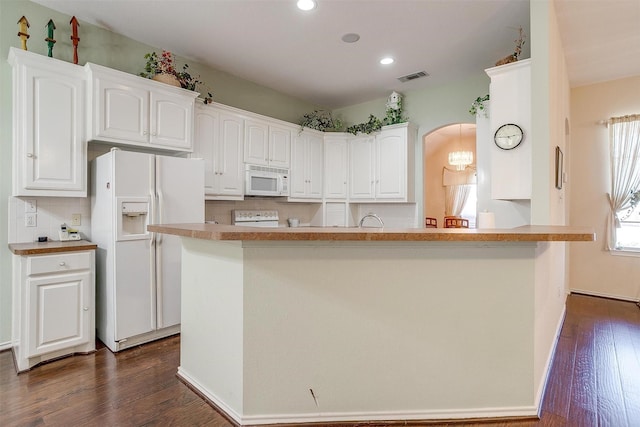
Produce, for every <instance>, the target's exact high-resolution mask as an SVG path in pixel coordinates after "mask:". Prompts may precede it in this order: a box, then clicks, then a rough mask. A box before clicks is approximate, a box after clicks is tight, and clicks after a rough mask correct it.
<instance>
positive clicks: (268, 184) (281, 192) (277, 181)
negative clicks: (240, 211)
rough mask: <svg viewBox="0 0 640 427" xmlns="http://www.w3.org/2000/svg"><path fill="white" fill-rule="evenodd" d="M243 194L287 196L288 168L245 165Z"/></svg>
mask: <svg viewBox="0 0 640 427" xmlns="http://www.w3.org/2000/svg"><path fill="white" fill-rule="evenodd" d="M244 194H245V195H246V196H288V195H289V170H288V169H281V168H270V167H268V166H258V165H246V167H245V179H244Z"/></svg>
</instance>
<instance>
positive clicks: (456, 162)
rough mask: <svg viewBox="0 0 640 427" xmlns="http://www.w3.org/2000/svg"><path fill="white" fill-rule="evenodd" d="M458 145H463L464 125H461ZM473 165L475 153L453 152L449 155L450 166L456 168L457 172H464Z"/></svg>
mask: <svg viewBox="0 0 640 427" xmlns="http://www.w3.org/2000/svg"><path fill="white" fill-rule="evenodd" d="M458 144H459V146H460V145H462V123H460V131H459V134H458ZM471 163H473V151H452V152H451V153H449V164H450V165H451V166H455V167H456V170H459V171H461V170H464V168H466V167H467V166H469V165H470V164H471Z"/></svg>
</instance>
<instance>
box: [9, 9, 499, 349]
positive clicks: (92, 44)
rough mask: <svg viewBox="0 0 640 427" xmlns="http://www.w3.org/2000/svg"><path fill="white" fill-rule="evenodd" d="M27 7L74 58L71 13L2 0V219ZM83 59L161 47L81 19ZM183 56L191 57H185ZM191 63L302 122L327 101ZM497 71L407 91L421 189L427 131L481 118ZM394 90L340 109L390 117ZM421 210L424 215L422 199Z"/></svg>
mask: <svg viewBox="0 0 640 427" xmlns="http://www.w3.org/2000/svg"><path fill="white" fill-rule="evenodd" d="M22 15H25V16H26V17H27V19H28V20H29V22H30V24H31V28H30V34H31V38H30V39H29V42H28V48H29V50H30V51H32V52H36V53H40V54H46V45H45V42H44V38H45V37H46V33H45V24H46V23H47V21H48V20H49V19H53V20H54V22H55V23H56V25H57V27H58V28H57V29H56V33H55V38H56V40H58V42H57V43H56V46H55V48H54V57H56V58H58V59H62V60H66V61H71V60H72V47H71V41H70V39H69V36H70V28H69V25H68V23H69V20H70V18H71V17H70V16H68V15H64V14H60V13H58V12H55V11H52V10H50V9H47V8H45V7H42V6H40V5H37V4H35V3H32V2H30V1H28V0H0V224H7V223H8V205H7V201H8V198H9V197H10V195H11V153H12V151H11V150H12V137H11V120H12V118H11V68H10V67H9V65H8V63H7V61H6V58H7V55H8V51H9V47H10V46H15V47H19V45H20V42H19V39H18V37H17V36H16V33H17V31H18V26H17V24H16V23H17V21H18V19H19V18H20V17H21V16H22ZM80 38H81V40H80V48H79V60H80V63H81V64H84V63H85V62H93V63H96V64H100V65H104V66H108V67H111V68H114V69H118V70H121V71H125V72H129V73H132V74H138V73H139V72H140V71H142V68H143V67H144V64H145V60H144V54H145V53H147V52H150V51H152V50H155V51H160V50H161V47H152V46H149V45H146V44H143V43H139V42H137V41H135V40H131V39H129V38H127V37H123V36H121V35H118V34H115V33H112V32H109V31H107V30H105V29H102V28H99V27H96V26H93V25H89V24H86V23H84V22H80ZM177 60H178V63H179V64H182V63H184V62H185V60H184V59H183V58H180V57H178V58H177ZM186 62H187V63H189V66H190V69H191V71H193V73H194V74H199V75H200V76H201V79H202V80H203V81H205V82H206V83H207V84H208V85H209V86H210V88H211V90H212V92H213V94H214V99H215V100H216V101H217V102H220V103H222V104H226V105H231V106H234V107H237V108H241V109H244V110H248V111H253V112H256V113H259V114H264V115H267V116H271V117H275V118H278V119H281V120H285V121H289V122H294V123H295V122H297V121H298V120H299V118H300V117H301V116H302V114H304V113H306V112H310V111H313V110H314V109H317V108H321V107H320V106H317V105H313V104H310V103H306V102H304V101H301V100H298V99H294V98H291V97H289V96H286V95H284V94H282V93H279V92H277V91H274V90H272V89H269V88H266V87H263V86H259V85H257V84H255V83H252V82H249V81H246V80H242V79H239V78H237V77H234V76H232V75H229V74H227V73H223V72H220V71H217V70H213V69H210V68H207V67H204V66H202V65H200V64H197V63H195V62H193V61H186ZM488 90H489V78H488V77H487V76H486V74H485V73H484V70H478V73H477V77H475V78H471V79H468V80H465V81H461V82H456V83H452V84H448V85H443V86H434V87H428V88H426V89H422V90H413V91H402V90H401V92H402V93H403V95H404V107H405V113H406V115H407V116H408V117H409V119H410V121H411V122H413V123H415V124H416V125H417V126H418V136H419V138H418V141H417V143H416V144H417V147H416V165H415V166H416V194H417V196H418V200H420V199H421V195H422V191H423V190H422V174H423V162H422V152H423V151H422V137H423V136H424V135H426V134H428V133H430V132H431V131H433V130H435V129H438V128H440V127H442V126H446V125H448V124H452V123H460V122H465V123H470V122H474V120H475V118H474V117H472V116H471V115H469V113H468V110H469V107H470V104H471V102H472V100H473V99H475V98H476V97H477V96H480V95H484V94H486V93H488ZM385 103H386V98H381V99H379V100H374V101H371V102H367V103H364V104H359V105H354V106H350V107H345V108H340V109H337V110H335V111H334V114H335V115H336V117H341V118H342V119H344V120H345V122H346V123H347V124H348V125H350V124H354V123H360V122H363V121H366V120H367V118H368V116H369V114H370V113H372V114H375V115H376V116H378V117H380V118H382V117H384V111H385ZM418 205H419V215H420V216H422V203H421V202H420V203H418ZM7 238H8V237H7V228H6V227H5V226H3V225H0V346H2V345H3V344H6V343H8V342H9V341H10V337H11V255H10V252H9V251H8V249H7Z"/></svg>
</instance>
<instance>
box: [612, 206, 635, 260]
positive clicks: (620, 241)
mask: <svg viewBox="0 0 640 427" xmlns="http://www.w3.org/2000/svg"><path fill="white" fill-rule="evenodd" d="M618 216H619V218H620V228H618V229H617V230H616V249H617V250H633V251H639V252H640V203H638V204H636V205H635V206H634V207H633V208H629V209H627V211H626V212H623V213H618Z"/></svg>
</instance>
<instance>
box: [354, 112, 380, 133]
mask: <svg viewBox="0 0 640 427" xmlns="http://www.w3.org/2000/svg"><path fill="white" fill-rule="evenodd" d="M381 128H382V122H381V121H380V119H379V118H377V117H376V116H374V115H373V114H369V120H368V121H366V122H364V123H359V124H357V125H353V126H349V127H348V128H347V132H349V133H352V134H354V135H357V134H358V132H360V133H366V134H370V133H372V132H376V131H379V130H380V129H381Z"/></svg>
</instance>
